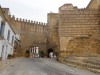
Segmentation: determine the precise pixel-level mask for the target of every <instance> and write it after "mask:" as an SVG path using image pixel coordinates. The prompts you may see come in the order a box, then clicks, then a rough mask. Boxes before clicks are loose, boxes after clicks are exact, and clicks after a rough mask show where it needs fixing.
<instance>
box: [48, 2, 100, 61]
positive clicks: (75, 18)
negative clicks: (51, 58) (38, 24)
mask: <svg viewBox="0 0 100 75" xmlns="http://www.w3.org/2000/svg"><path fill="white" fill-rule="evenodd" d="M98 1H99V2H98ZM97 3H98V4H97ZM99 5H100V0H91V2H90V3H89V5H88V6H87V8H84V9H79V8H77V7H76V6H73V5H72V4H64V5H63V6H61V7H60V8H59V13H49V14H48V27H49V29H48V31H49V34H52V35H51V37H49V40H50V39H53V36H58V38H56V40H55V41H56V42H57V43H58V45H57V47H56V48H58V50H57V51H58V53H59V59H60V60H62V59H63V58H65V57H66V56H98V55H99V54H100V49H99V47H100V11H99ZM55 26H57V28H54V27H55ZM53 31H56V32H55V33H57V34H56V35H55V34H54V32H53ZM49 42H50V41H49ZM50 43H51V45H52V47H53V46H55V45H56V44H54V43H53V42H52V41H51V42H50ZM50 47H51V46H50ZM53 49H54V50H55V48H53Z"/></svg>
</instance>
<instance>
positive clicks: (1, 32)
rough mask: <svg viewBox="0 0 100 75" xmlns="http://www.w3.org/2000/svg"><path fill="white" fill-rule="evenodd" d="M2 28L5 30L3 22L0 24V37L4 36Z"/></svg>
mask: <svg viewBox="0 0 100 75" xmlns="http://www.w3.org/2000/svg"><path fill="white" fill-rule="evenodd" d="M4 28H5V24H4V22H1V28H0V35H1V36H3V35H4Z"/></svg>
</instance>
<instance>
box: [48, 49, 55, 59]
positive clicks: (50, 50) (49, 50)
mask: <svg viewBox="0 0 100 75" xmlns="http://www.w3.org/2000/svg"><path fill="white" fill-rule="evenodd" d="M50 52H54V51H53V49H52V48H49V49H48V57H49V53H50Z"/></svg>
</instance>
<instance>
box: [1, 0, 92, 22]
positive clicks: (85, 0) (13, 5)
mask: <svg viewBox="0 0 100 75" xmlns="http://www.w3.org/2000/svg"><path fill="white" fill-rule="evenodd" d="M89 2H90V0H0V5H1V6H2V7H6V8H10V12H11V15H15V17H18V18H24V19H29V20H33V21H39V22H47V13H50V12H54V13H57V12H58V8H59V7H60V6H62V5H63V4H65V3H72V4H73V5H74V6H77V7H78V8H85V7H86V6H87V5H88V4H89Z"/></svg>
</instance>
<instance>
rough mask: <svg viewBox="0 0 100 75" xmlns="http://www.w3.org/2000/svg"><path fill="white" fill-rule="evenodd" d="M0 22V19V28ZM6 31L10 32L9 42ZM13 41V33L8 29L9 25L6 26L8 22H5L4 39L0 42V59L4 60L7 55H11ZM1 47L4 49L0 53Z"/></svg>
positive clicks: (0, 19)
mask: <svg viewBox="0 0 100 75" xmlns="http://www.w3.org/2000/svg"><path fill="white" fill-rule="evenodd" d="M1 21H2V18H1V17H0V27H1ZM8 30H10V38H9V41H8V40H7V36H8ZM12 36H14V39H13V44H12ZM14 40H15V33H14V31H13V30H12V28H11V27H10V25H9V24H8V22H5V29H4V39H3V40H0V57H1V56H2V59H6V58H7V56H8V54H13V47H14ZM3 46H4V49H3V51H2V47H3Z"/></svg>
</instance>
